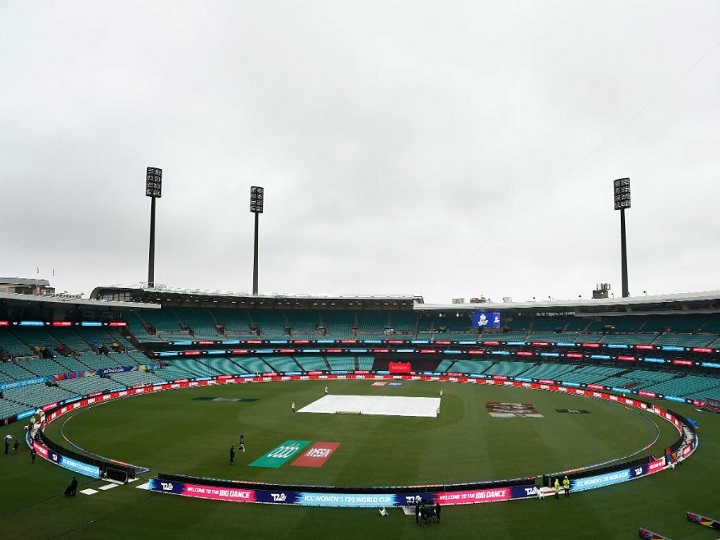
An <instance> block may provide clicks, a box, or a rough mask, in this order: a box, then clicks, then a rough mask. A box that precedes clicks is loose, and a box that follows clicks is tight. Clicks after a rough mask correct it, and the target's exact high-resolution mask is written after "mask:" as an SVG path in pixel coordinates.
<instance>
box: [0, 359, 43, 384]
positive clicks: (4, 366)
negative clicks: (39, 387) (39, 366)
mask: <svg viewBox="0 0 720 540" xmlns="http://www.w3.org/2000/svg"><path fill="white" fill-rule="evenodd" d="M0 373H3V374H4V375H5V376H6V377H7V380H11V381H22V380H23V379H32V378H33V377H37V375H35V374H34V373H32V372H31V371H28V370H27V369H25V368H24V367H23V366H21V365H19V364H17V363H16V362H0Z"/></svg>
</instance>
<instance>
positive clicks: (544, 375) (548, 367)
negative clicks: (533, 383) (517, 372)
mask: <svg viewBox="0 0 720 540" xmlns="http://www.w3.org/2000/svg"><path fill="white" fill-rule="evenodd" d="M574 369H575V366H573V365H567V364H552V363H547V364H537V365H536V366H533V367H531V368H530V369H528V370H527V371H525V372H524V373H523V375H522V376H523V377H530V378H533V379H552V380H557V381H560V380H564V379H563V376H564V375H565V374H566V373H568V372H570V371H572V370H574Z"/></svg>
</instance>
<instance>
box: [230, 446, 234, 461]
mask: <svg viewBox="0 0 720 540" xmlns="http://www.w3.org/2000/svg"><path fill="white" fill-rule="evenodd" d="M234 461H235V446H234V445H232V444H231V445H230V465H232V464H233V462H234Z"/></svg>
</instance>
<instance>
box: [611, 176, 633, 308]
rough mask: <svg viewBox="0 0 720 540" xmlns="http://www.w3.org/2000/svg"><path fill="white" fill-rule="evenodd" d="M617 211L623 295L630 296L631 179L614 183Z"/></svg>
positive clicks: (624, 296) (620, 179)
mask: <svg viewBox="0 0 720 540" xmlns="http://www.w3.org/2000/svg"><path fill="white" fill-rule="evenodd" d="M613 192H614V196H615V197H614V198H615V210H620V250H621V267H622V268H621V271H622V295H623V298H627V297H628V296H630V291H629V290H628V270H627V239H626V236H625V209H626V208H630V179H629V178H618V179H617V180H615V181H614V182H613Z"/></svg>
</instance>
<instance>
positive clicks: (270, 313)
mask: <svg viewBox="0 0 720 540" xmlns="http://www.w3.org/2000/svg"><path fill="white" fill-rule="evenodd" d="M250 318H251V319H252V322H253V324H255V325H257V326H258V327H259V328H260V335H261V337H263V338H283V337H285V338H287V337H289V335H288V334H287V333H286V332H285V328H286V327H288V326H290V323H289V322H288V320H287V318H285V314H284V313H283V312H280V311H274V310H269V309H268V310H260V309H256V310H254V311H252V312H251V313H250Z"/></svg>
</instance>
